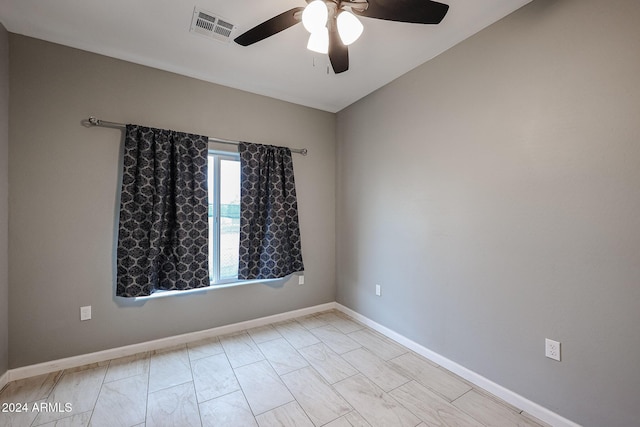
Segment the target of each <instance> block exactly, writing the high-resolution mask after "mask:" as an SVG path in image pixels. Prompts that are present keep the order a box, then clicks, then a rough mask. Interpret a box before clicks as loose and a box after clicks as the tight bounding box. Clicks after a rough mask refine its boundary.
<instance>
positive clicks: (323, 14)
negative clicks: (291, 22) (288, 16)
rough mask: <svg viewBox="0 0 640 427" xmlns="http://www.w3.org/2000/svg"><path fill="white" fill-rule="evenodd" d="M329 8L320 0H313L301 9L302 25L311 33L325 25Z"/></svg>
mask: <svg viewBox="0 0 640 427" xmlns="http://www.w3.org/2000/svg"><path fill="white" fill-rule="evenodd" d="M328 18H329V10H328V9H327V5H326V4H325V3H324V1H322V0H314V1H312V2H311V3H309V4H308V5H307V7H305V8H304V10H303V11H302V25H304V28H306V29H307V31H309V32H310V33H311V34H313V33H315V32H317V31H319V30H320V29H321V28H323V27H325V26H326V25H327V19H328Z"/></svg>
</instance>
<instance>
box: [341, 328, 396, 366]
mask: <svg viewBox="0 0 640 427" xmlns="http://www.w3.org/2000/svg"><path fill="white" fill-rule="evenodd" d="M348 335H349V337H350V338H351V339H353V340H354V341H356V342H358V343H359V344H360V345H362V346H363V347H366V348H367V349H368V350H370V351H371V352H372V353H373V354H375V355H377V356H378V357H380V358H382V359H384V360H389V359H393V358H394V357H398V356H400V355H402V354H405V353H406V352H408V351H409V350H407V349H406V348H405V347H403V346H401V345H400V344H397V343H395V342H394V341H392V340H390V339H388V338H387V337H384V336H382V335H380V334H378V333H377V332H374V331H372V330H371V329H368V328H367V329H361V330H358V331H355V332H351V333H350V334H348Z"/></svg>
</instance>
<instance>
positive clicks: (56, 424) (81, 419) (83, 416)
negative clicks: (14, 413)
mask: <svg viewBox="0 0 640 427" xmlns="http://www.w3.org/2000/svg"><path fill="white" fill-rule="evenodd" d="M90 420H91V411H87V412H82V413H80V414H75V415H72V416H70V417H66V418H61V419H59V420H57V421H52V422H50V423H47V424H42V425H39V426H38V427H87V426H89V425H90V424H89V422H90ZM18 425H20V424H16V426H18ZM26 425H28V424H26Z"/></svg>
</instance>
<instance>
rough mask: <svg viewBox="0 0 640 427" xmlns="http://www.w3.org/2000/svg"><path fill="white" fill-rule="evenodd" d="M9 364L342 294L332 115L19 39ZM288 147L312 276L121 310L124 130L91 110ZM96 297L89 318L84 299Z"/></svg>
mask: <svg viewBox="0 0 640 427" xmlns="http://www.w3.org/2000/svg"><path fill="white" fill-rule="evenodd" d="M9 41H10V55H11V57H10V59H11V61H10V70H11V71H10V75H11V79H12V80H11V91H12V92H11V99H10V147H9V150H10V155H11V170H10V180H11V194H10V199H9V209H10V216H11V227H10V231H9V243H10V247H11V271H10V282H9V283H10V298H11V306H10V313H9V315H10V322H9V323H10V331H9V332H10V334H9V356H10V357H9V365H10V367H11V368H17V367H20V366H24V365H29V364H33V363H38V362H44V361H49V360H54V359H57V358H61V357H67V356H73V355H78V354H84V353H87V352H92V351H98V350H103V349H108V348H113V347H118V346H122V345H127V344H132V343H138V342H142V341H146V340H152V339H156V338H161V337H166V336H171V335H175V334H180V333H185V332H190V331H196V330H202V329H206V328H212V327H216V326H220V325H225V324H229V323H234V322H239V321H244V320H248V319H252V318H258V317H262V316H267V315H272V314H277V313H281V312H285V311H289V310H294V309H298V308H303V307H308V306H313V305H316V304H322V303H326V302H331V301H334V300H335V257H334V247H335V145H336V144H335V115H333V114H329V113H325V112H321V111H318V110H313V109H310V108H306V107H300V106H296V105H293V104H289V103H285V102H281V101H276V100H274V99H270V98H266V97H262V96H256V95H252V94H249V93H245V92H241V91H238V90H234V89H229V88H225V87H222V86H218V85H214V84H209V83H205V82H202V81H199V80H194V79H190V78H186V77H181V76H178V75H175V74H171V73H167V72H162V71H158V70H155V69H151V68H147V67H143V66H139V65H135V64H131V63H127V62H123V61H119V60H114V59H111V58H107V57H104V56H100V55H95V54H90V53H87V52H83V51H79V50H75V49H70V48H67V47H62V46H59V45H55V44H51V43H47V42H43V41H38V40H35V39H30V38H26V37H23V36H17V35H13V34H12V35H10V38H9ZM89 115H95V116H97V117H100V118H102V119H105V120H111V121H116V122H132V123H138V124H144V125H148V126H154V127H161V128H168V129H176V130H183V131H188V132H194V133H200V134H204V135H209V136H216V137H219V138H226V139H236V140H247V141H254V142H261V143H267V144H277V145H285V146H289V147H306V148H308V149H309V155H308V156H307V157H302V156H299V155H294V168H295V171H296V183H297V187H298V194H299V209H300V221H301V233H302V244H303V251H304V258H305V265H306V272H305V276H306V283H305V284H304V285H303V286H298V284H297V280H296V279H293V280H290V281H289V282H287V283H286V284H285V285H284V286H283V287H281V288H272V287H269V286H266V285H261V284H258V285H246V286H241V287H235V288H229V289H219V290H215V291H209V292H208V293H206V294H197V295H187V296H179V297H170V298H161V299H156V300H152V301H148V302H147V303H146V304H145V305H144V306H141V307H139V306H135V307H132V306H120V305H118V304H117V303H116V302H115V301H114V298H113V294H114V292H113V280H114V277H113V254H114V218H115V214H116V211H117V207H116V193H117V189H118V163H119V162H118V160H119V151H120V142H121V138H122V133H121V132H120V131H118V130H114V129H106V128H85V127H83V126H81V124H80V122H81V120H82V119H84V118H87V117H88V116H89ZM83 305H92V306H93V319H92V320H91V321H88V322H80V320H79V308H80V306H83Z"/></svg>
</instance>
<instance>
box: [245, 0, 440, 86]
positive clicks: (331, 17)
mask: <svg viewBox="0 0 640 427" xmlns="http://www.w3.org/2000/svg"><path fill="white" fill-rule="evenodd" d="M306 1H307V3H308V5H307V6H306V7H294V8H293V9H290V10H287V11H286V12H282V13H281V14H279V15H276V16H274V17H273V18H271V19H268V20H266V21H265V22H263V23H262V24H259V25H257V26H255V27H253V28H251V29H250V30H248V31H247V32H245V33H243V34H241V35H240V36H238V37H237V38H236V39H235V42H236V43H238V44H239V45H242V46H249V45H252V44H254V43H257V42H259V41H261V40H264V39H266V38H267V37H271V36H272V35H274V34H277V33H279V32H280V31H282V30H286V29H287V28H289V27H292V26H293V25H295V24H297V23H299V22H302V23H303V25H304V26H305V28H306V29H307V31H309V32H310V33H311V36H310V37H309V42H308V44H307V48H308V49H310V50H313V51H315V52H319V53H328V54H329V60H330V61H331V66H332V68H333V71H334V72H335V73H336V74H339V73H343V72H345V71H347V70H348V69H349V50H348V48H347V46H348V45H350V44H351V43H353V42H354V41H356V40H357V39H358V37H360V34H361V33H362V30H363V26H362V23H360V21H359V20H358V18H357V17H356V16H355V15H359V16H363V17H366V18H376V19H384V20H387V21H398V22H409V23H414V24H439V23H440V22H441V21H442V19H443V18H444V16H445V15H446V14H447V11H448V10H449V5H447V4H443V3H438V2H435V1H431V0H306Z"/></svg>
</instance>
